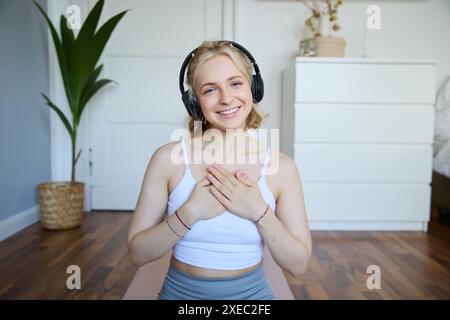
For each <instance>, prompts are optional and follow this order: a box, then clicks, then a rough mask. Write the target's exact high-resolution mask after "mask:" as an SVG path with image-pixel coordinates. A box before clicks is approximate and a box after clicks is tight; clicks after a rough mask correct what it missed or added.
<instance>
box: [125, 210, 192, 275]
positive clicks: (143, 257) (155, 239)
mask: <svg viewBox="0 0 450 320" xmlns="http://www.w3.org/2000/svg"><path fill="white" fill-rule="evenodd" d="M167 222H168V223H167ZM171 228H172V229H173V230H172V229H171ZM187 231H189V230H188V229H187V228H186V227H185V226H183V224H182V223H181V222H180V221H179V220H178V218H177V217H176V216H175V214H173V215H171V216H169V217H168V218H167V221H166V220H163V221H162V222H161V223H159V224H157V225H155V226H153V227H151V228H148V229H146V230H143V231H141V232H139V233H138V234H136V235H135V236H134V237H133V238H132V239H131V240H130V241H129V242H128V251H129V253H130V257H131V260H132V261H133V263H134V264H136V265H138V266H142V265H144V264H146V263H148V262H152V261H155V260H157V259H159V258H161V257H162V256H164V255H165V254H166V253H167V252H168V251H169V250H170V249H172V248H173V246H174V245H175V244H176V243H177V241H178V240H180V238H182V237H183V236H184V235H185V234H186V233H187ZM177 234H178V235H177Z"/></svg>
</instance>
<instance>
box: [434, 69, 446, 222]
mask: <svg viewBox="0 0 450 320" xmlns="http://www.w3.org/2000/svg"><path fill="white" fill-rule="evenodd" d="M433 155H434V157H433V177H432V182H431V204H432V205H433V206H436V207H437V208H438V212H439V214H450V77H447V79H446V80H445V81H444V83H443V85H442V87H441V88H440V89H439V92H438V95H437V100H436V113H435V128H434V144H433Z"/></svg>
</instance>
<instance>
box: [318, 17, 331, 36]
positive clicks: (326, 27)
mask: <svg viewBox="0 0 450 320" xmlns="http://www.w3.org/2000/svg"><path fill="white" fill-rule="evenodd" d="M319 31H320V35H321V36H322V37H328V36H330V35H331V22H330V15H328V14H321V15H320V20H319Z"/></svg>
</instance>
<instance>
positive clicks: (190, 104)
mask: <svg viewBox="0 0 450 320" xmlns="http://www.w3.org/2000/svg"><path fill="white" fill-rule="evenodd" d="M219 42H225V43H228V44H229V45H230V46H232V47H235V48H237V49H239V51H241V52H242V53H243V54H245V55H246V56H247V57H248V58H249V59H250V62H251V63H252V65H253V69H254V70H255V72H256V74H254V75H252V97H253V102H254V103H258V102H260V101H261V100H262V98H263V96H264V82H263V80H262V78H261V73H260V72H259V68H258V65H257V64H256V62H255V59H254V58H253V56H252V55H251V53H250V52H248V50H247V49H245V48H244V47H243V46H241V45H240V44H237V43H236V42H233V41H228V40H226V41H219ZM198 49H199V48H196V49H194V50H192V51H191V53H189V55H188V56H187V57H186V59H184V62H183V65H182V66H181V70H180V91H181V100H183V103H184V106H185V107H186V110H187V112H188V113H189V115H190V116H191V117H193V118H194V119H195V120H202V121H203V120H204V118H203V113H202V110H201V107H200V105H199V103H198V100H197V99H196V98H195V96H194V97H191V96H190V94H189V91H188V90H184V85H183V82H184V73H185V71H186V67H187V65H188V63H189V61H190V60H191V58H192V57H193V56H194V54H195V53H196V52H197V50H198Z"/></svg>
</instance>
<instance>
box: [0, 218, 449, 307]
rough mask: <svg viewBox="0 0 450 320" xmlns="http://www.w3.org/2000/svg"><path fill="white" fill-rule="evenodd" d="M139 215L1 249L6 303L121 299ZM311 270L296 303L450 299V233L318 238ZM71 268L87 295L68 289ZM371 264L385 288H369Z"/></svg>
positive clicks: (18, 240)
mask: <svg viewBox="0 0 450 320" xmlns="http://www.w3.org/2000/svg"><path fill="white" fill-rule="evenodd" d="M131 217H132V215H131V214H130V213H128V212H94V213H87V214H86V215H85V218H84V220H83V223H82V225H81V226H80V227H79V228H74V229H71V230H65V231H48V230H44V229H42V228H41V226H40V225H39V224H35V225H33V226H30V227H29V228H27V229H25V230H23V231H21V232H19V233H18V234H15V235H13V236H12V237H10V238H8V239H6V240H4V241H2V242H0V299H108V300H109V299H121V298H122V296H123V294H124V293H125V291H126V290H127V288H128V286H129V284H130V282H131V280H132V278H133V276H134V274H135V272H136V270H137V267H136V266H134V265H133V264H132V263H131V261H130V259H129V255H128V250H127V246H126V241H127V235H128V228H129V224H130V222H131ZM312 237H313V255H312V257H311V260H310V264H309V268H308V271H307V272H306V273H305V274H304V275H303V276H302V277H298V278H292V277H291V276H290V275H288V274H286V276H287V278H288V282H289V284H290V286H291V289H292V292H293V293H294V296H295V297H296V299H317V300H327V299H358V300H360V299H369V300H378V299H450V285H449V284H450V226H449V223H447V222H445V223H443V222H442V221H441V220H440V219H438V218H432V221H430V223H429V230H428V232H427V233H423V232H394V231H392V232H390V231H389V232H387V231H383V232H376V231H370V232H365V231H364V232H363V231H351V232H343V231H314V232H312ZM69 265H78V266H79V267H80V269H81V285H82V289H81V290H69V289H67V286H66V281H67V278H68V277H69V274H67V273H66V270H67V267H68V266H69ZM369 265H377V266H379V267H380V269H381V289H380V290H377V289H373V290H370V289H368V288H367V279H368V277H369V276H370V274H368V273H367V267H368V266H369Z"/></svg>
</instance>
